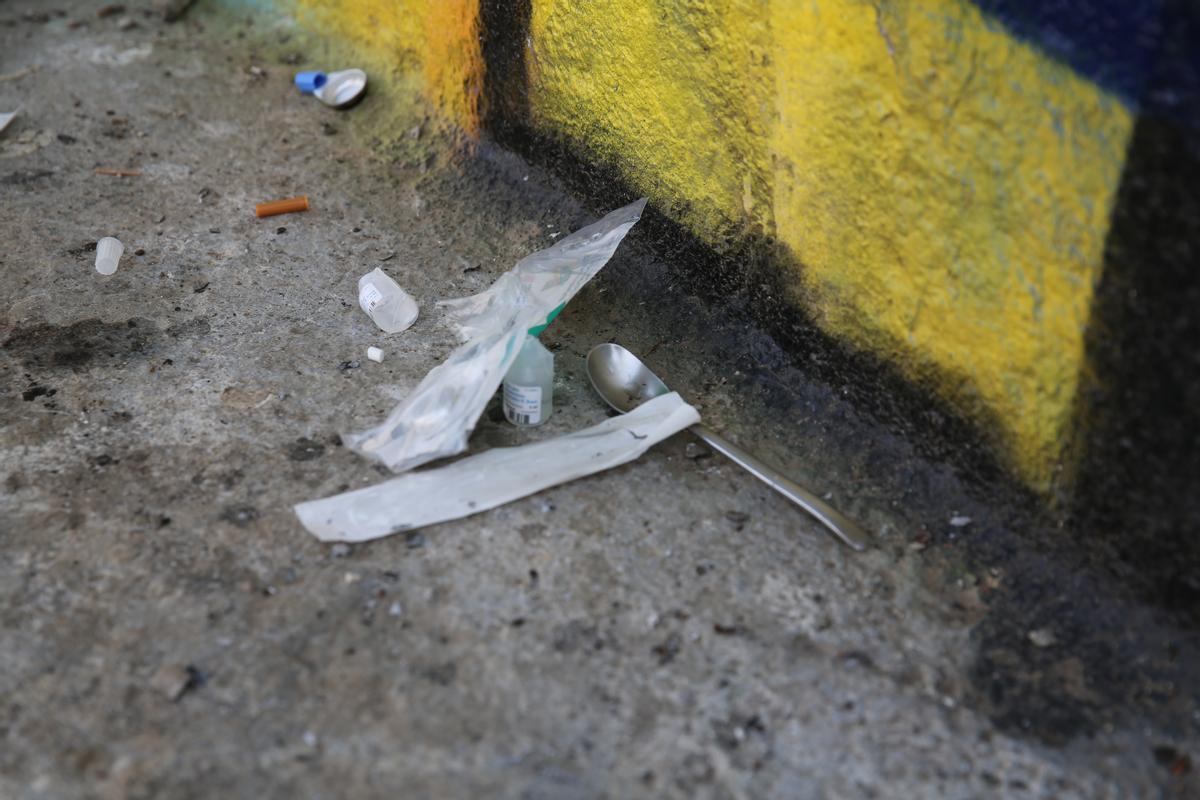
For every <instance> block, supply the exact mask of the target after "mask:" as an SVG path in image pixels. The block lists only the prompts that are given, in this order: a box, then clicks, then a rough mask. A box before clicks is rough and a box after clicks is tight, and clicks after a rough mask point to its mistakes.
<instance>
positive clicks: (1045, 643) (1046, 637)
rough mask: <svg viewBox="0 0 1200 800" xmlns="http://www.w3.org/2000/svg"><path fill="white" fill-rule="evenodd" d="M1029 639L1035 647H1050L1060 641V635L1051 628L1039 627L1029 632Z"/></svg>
mask: <svg viewBox="0 0 1200 800" xmlns="http://www.w3.org/2000/svg"><path fill="white" fill-rule="evenodd" d="M1029 641H1031V642H1033V646H1034V647H1050V646H1051V645H1053V644H1056V643H1057V642H1058V637H1057V636H1055V635H1054V631H1052V630H1050V629H1049V628H1038V629H1037V630H1033V631H1030V632H1029Z"/></svg>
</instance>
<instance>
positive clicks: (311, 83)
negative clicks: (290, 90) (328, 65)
mask: <svg viewBox="0 0 1200 800" xmlns="http://www.w3.org/2000/svg"><path fill="white" fill-rule="evenodd" d="M325 80H326V78H325V73H324V72H297V73H296V88H297V89H299V90H300V91H302V92H304V93H305V94H312V93H313V92H315V91H316V90H317V89H320V88H321V87H322V86H324V85H325Z"/></svg>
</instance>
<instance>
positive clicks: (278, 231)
mask: <svg viewBox="0 0 1200 800" xmlns="http://www.w3.org/2000/svg"><path fill="white" fill-rule="evenodd" d="M275 233H277V234H284V233H287V228H285V227H283V226H282V225H281V226H279V227H278V228H276V229H275Z"/></svg>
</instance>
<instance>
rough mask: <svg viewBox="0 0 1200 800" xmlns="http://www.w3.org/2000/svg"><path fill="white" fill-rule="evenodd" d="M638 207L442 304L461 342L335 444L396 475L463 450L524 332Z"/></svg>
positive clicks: (559, 301) (616, 240)
mask: <svg viewBox="0 0 1200 800" xmlns="http://www.w3.org/2000/svg"><path fill="white" fill-rule="evenodd" d="M645 206H646V199H645V198H642V199H641V200H637V201H635V202H633V203H630V204H629V205H627V206H625V207H624V208H619V209H617V210H616V211H613V212H611V213H609V214H608V215H607V216H605V217H604V218H603V219H601V220H599V221H597V222H594V223H592V224H591V225H588V226H587V227H586V228H581V229H580V230H578V231H575V232H574V233H572V234H571V235H569V236H564V237H563V238H562V239H560V240H559V241H558V242H557V243H556V244H554V245H552V246H551V247H548V248H546V249H545V250H539V251H538V252H536V253H533V254H531V255H528V256H526V257H525V258H523V259H521V260H520V262H518V263H517V265H516V266H515V267H513V268H512V269H511V270H509V271H508V272H506V273H504V274H503V275H501V276H500V277H499V278H498V279H497V280H496V282H495V283H493V284H492V285H491V286H490V287H489V288H488V289H487V290H486V291H484V292H481V293H479V294H477V295H473V296H471V297H465V298H462V299H460V300H451V301H447V302H443V303H441V304H440V305H443V306H444V307H446V309H447V311H448V316H449V318H450V320H451V321H452V322H453V323H454V324H456V325H457V327H458V330H459V333H460V334H461V335H462V337H463V338H464V339H465V340H466V341H465V343H464V344H462V345H460V346H459V347H458V348H457V349H456V350H454V352H452V353H451V354H450V355H449V356H447V358H446V360H445V361H444V362H442V363H441V364H440V365H438V366H437V367H435V368H434V369H432V370H430V372H429V374H427V375H426V376H425V378H424V380H422V381H421V383H420V384H419V385H418V386H417V388H416V389H414V390H413V392H412V393H411V394H410V395H409V396H408V397H406V398H405V399H404V400H403V402H401V403H400V404H399V405H398V406H396V407H395V408H394V409H392V412H391V413H390V414H389V415H388V417H387V419H386V420H384V421H383V423H381V424H380V425H377V426H375V427H374V428H371V429H369V430H366V431H363V432H361V433H354V434H347V435H345V436H343V437H342V441H343V442H345V443H346V445H347V446H349V447H350V448H352V449H354V450H356V451H358V452H359V453H361V454H363V455H365V456H368V457H370V458H375V459H377V460H379V461H382V462H383V463H384V464H386V465H387V466H389V467H391V469H392V470H394V471H396V472H403V471H404V470H406V469H411V468H412V467H415V466H417V465H419V464H424V463H426V462H427V461H432V460H434V459H435V458H444V457H446V456H452V455H454V454H455V453H461V452H462V451H463V450H465V449H466V446H467V437H468V435H469V434H470V433H471V429H472V428H474V427H475V423H476V422H477V421H478V419H479V415H480V414H482V413H483V409H484V407H485V406H486V405H487V402H488V400H489V399H491V397H492V395H493V394H495V393H496V387H498V386H499V385H500V381H501V380H502V379H503V377H504V374H505V373H506V372H508V368H509V367H510V366H511V365H512V363H513V360H514V359H516V357H517V353H518V352H519V351H520V349H521V344H522V343H523V342H524V341H525V336H526V332H527V331H528V330H529V329H530V328H532V327H535V326H537V325H543V324H545V323H546V321H547V317H549V316H551V315H552V313H554V312H557V310H558V309H560V308H561V307H562V306H564V305H566V303H567V302H568V301H569V300H570V299H571V298H572V297H574V296H575V293H576V292H578V291H579V290H580V289H581V288H583V285H584V284H585V283H587V282H588V281H589V280H591V278H592V276H594V275H595V274H596V273H597V272H599V271H600V268H601V267H603V266H604V265H605V264H606V263H608V260H609V258H611V257H612V254H613V252H614V251H615V250H616V249H617V245H619V244H620V243H621V240H622V239H624V238H625V234H627V233H628V232H629V229H630V228H632V227H633V226H634V224H635V223H636V222H637V221H638V220H639V219H641V215H642V209H643V208H645Z"/></svg>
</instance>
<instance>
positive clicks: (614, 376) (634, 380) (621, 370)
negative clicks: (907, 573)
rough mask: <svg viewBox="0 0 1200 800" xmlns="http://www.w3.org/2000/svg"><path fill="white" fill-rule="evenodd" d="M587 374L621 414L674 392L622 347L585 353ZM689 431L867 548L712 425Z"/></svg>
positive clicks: (824, 507) (835, 517)
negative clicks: (721, 434)
mask: <svg viewBox="0 0 1200 800" xmlns="http://www.w3.org/2000/svg"><path fill="white" fill-rule="evenodd" d="M587 373H588V378H589V379H590V380H591V382H592V388H594V389H595V390H596V392H597V393H599V395H600V396H601V397H602V398H604V401H605V402H606V403H608V404H609V405H610V406H612V407H613V408H615V409H616V410H617V411H620V412H621V413H622V414H624V413H626V412H628V411H632V410H633V409H634V408H636V407H637V406H639V405H640V404H642V403H644V402H645V401H647V400H649V399H651V398H654V397H658V396H659V395H660V394H666V393H667V392H669V391H671V390H670V389H668V388H667V385H666V384H665V383H663V382H662V380H661V379H660V378H659V377H658V376H657V375H655V374H654V373H653V372H651V371H650V368H649V367H647V366H646V365H645V364H643V363H642V362H641V361H640V360H639V359H638V357H637V356H635V355H634V354H633V353H631V352H629V351H628V350H626V349H625V348H624V347H621V345H619V344H599V345H596V346H595V347H593V348H592V350H591V352H589V353H588V354H587ZM690 430H691V432H692V433H694V434H696V435H697V436H699V437H700V438H701V439H702V440H704V442H705V443H706V444H708V446H709V447H711V448H712V449H714V450H716V451H717V452H718V453H720V454H721V455H723V456H725V457H727V458H729V459H730V460H732V461H733V462H734V463H735V464H737V465H738V466H739V467H741V468H742V469H744V470H746V471H747V472H749V473H750V474H751V475H753V476H754V477H756V478H758V479H759V480H760V481H762V482H763V483H765V484H767V485H768V486H770V487H771V488H772V489H774V490H775V491H777V492H779V493H780V494H781V495H783V496H784V497H786V498H787V499H788V500H791V501H792V502H793V503H795V504H796V505H798V506H800V507H801V508H803V509H804V510H805V511H807V512H808V513H809V514H812V515H813V516H814V517H816V518H817V520H818V521H819V522H821V524H823V525H824V526H825V527H826V528H828V529H829V530H830V531H832V532H833V535H834V536H836V537H837V538H838V539H840V540H842V542H844V543H845V544H847V545H849V546H850V547H852V548H854V549H855V550H863V549H865V548H866V546H867V544H868V542H869V540H868V538H867V534H866V532H865V531H863V529H862V528H860V527H859V526H858V525H856V524H855V523H854V522H851V521H850V520H849V519H846V517H844V516H842V515H841V514H840V513H838V512H837V511H835V510H834V509H833V508H831V507H830V506H829V504H828V503H826V502H825V501H824V500H822V499H821V498H819V497H817V496H816V495H814V494H813V493H812V492H810V491H808V490H807V489H805V488H804V487H803V486H800V485H799V484H797V483H796V482H795V481H792V480H791V479H789V478H788V477H786V476H785V475H783V474H781V473H779V472H778V471H776V470H774V469H772V468H771V467H768V466H767V465H766V464H764V463H762V462H761V461H759V460H758V459H757V458H755V457H754V456H752V455H750V454H749V453H747V452H746V451H745V450H743V449H742V448H740V447H738V446H737V445H736V444H734V443H733V442H730V441H727V440H726V439H724V438H722V437H721V436H718V435H717V433H716V432H715V431H713V430H712V429H711V428H709V427H708V426H706V425H704V424H702V423H697V424H695V425H693V426H692V427H691V429H690Z"/></svg>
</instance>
